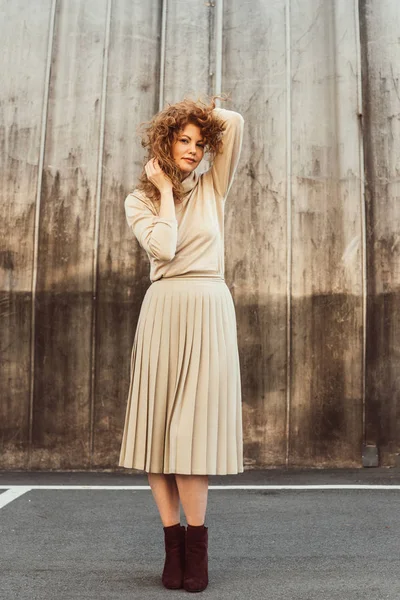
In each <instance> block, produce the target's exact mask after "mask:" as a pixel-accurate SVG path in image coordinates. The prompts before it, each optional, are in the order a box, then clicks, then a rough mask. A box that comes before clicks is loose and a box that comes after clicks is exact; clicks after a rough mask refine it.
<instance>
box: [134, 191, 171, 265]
mask: <svg viewBox="0 0 400 600" xmlns="http://www.w3.org/2000/svg"><path fill="white" fill-rule="evenodd" d="M124 205H125V215H126V220H127V222H128V225H129V227H130V228H131V229H132V231H133V233H134V234H135V237H136V239H137V240H138V242H139V244H140V245H141V246H142V248H144V249H145V250H146V252H147V254H149V255H150V256H152V257H153V258H155V259H157V260H161V261H165V262H170V261H171V260H172V259H173V258H174V256H175V253H176V244H177V238H178V223H177V221H176V219H165V218H164V217H159V216H157V215H155V214H154V213H153V212H152V210H151V208H150V207H149V205H148V204H147V203H146V202H145V201H144V200H143V199H141V198H140V197H139V196H138V195H136V194H135V193H131V194H128V196H127V197H126V199H125V203H124Z"/></svg>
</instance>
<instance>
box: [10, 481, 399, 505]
mask: <svg viewBox="0 0 400 600" xmlns="http://www.w3.org/2000/svg"><path fill="white" fill-rule="evenodd" d="M0 489H7V490H10V491H11V490H19V489H23V490H25V491H29V490H105V491H107V490H108V491H114V490H120V491H140V490H150V486H148V485H31V486H29V487H25V486H22V485H0ZM209 489H210V490H245V491H246V490H311V491H313V490H400V485H362V484H360V485H358V484H332V485H210V486H209ZM21 493H22V494H23V493H25V492H21ZM3 496H4V494H2V495H1V496H0V499H1V498H2V497H3ZM0 506H1V505H0Z"/></svg>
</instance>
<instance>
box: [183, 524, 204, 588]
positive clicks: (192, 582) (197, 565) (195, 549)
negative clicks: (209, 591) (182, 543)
mask: <svg viewBox="0 0 400 600" xmlns="http://www.w3.org/2000/svg"><path fill="white" fill-rule="evenodd" d="M207 585H208V527H204V525H199V526H192V525H188V528H187V531H186V548H185V574H184V578H183V587H184V588H185V590H186V591H187V592H202V591H203V590H205V589H206V587H207Z"/></svg>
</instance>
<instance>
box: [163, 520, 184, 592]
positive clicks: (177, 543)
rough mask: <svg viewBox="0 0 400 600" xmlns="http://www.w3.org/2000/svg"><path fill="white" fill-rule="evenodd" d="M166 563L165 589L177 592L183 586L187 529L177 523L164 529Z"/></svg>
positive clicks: (164, 572)
mask: <svg viewBox="0 0 400 600" xmlns="http://www.w3.org/2000/svg"><path fill="white" fill-rule="evenodd" d="M164 542H165V563H164V570H163V574H162V577H161V581H162V583H163V585H164V587H166V588H168V589H170V590H177V589H179V588H181V587H182V585H183V574H184V569H185V528H184V526H183V525H180V524H179V523H177V524H176V525H171V526H170V527H164Z"/></svg>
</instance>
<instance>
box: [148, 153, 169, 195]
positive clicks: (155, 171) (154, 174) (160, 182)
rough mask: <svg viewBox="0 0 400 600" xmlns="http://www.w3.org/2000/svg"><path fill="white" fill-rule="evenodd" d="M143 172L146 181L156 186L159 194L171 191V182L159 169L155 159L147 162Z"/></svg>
mask: <svg viewBox="0 0 400 600" xmlns="http://www.w3.org/2000/svg"><path fill="white" fill-rule="evenodd" d="M144 170H145V171H146V175H147V179H148V180H149V181H151V183H152V184H153V185H155V186H156V188H157V189H158V190H159V191H160V193H162V192H166V191H170V190H172V182H171V180H170V178H169V177H168V176H167V175H166V174H165V173H164V171H163V170H162V169H161V167H160V165H159V163H158V160H157V159H156V158H152V159H151V160H149V162H148V163H146V165H145V167H144Z"/></svg>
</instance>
